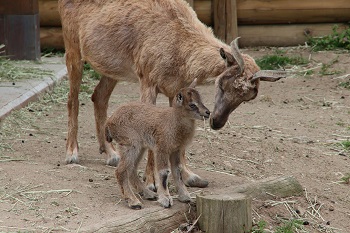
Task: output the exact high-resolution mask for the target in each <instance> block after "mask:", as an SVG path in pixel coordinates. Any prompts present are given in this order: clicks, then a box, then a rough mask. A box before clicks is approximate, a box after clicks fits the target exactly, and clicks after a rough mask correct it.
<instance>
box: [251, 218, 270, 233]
mask: <svg viewBox="0 0 350 233" xmlns="http://www.w3.org/2000/svg"><path fill="white" fill-rule="evenodd" d="M266 225H267V223H266V222H265V221H264V220H260V221H259V222H258V223H257V224H256V225H255V226H253V228H252V233H265V232H266V231H265V227H266Z"/></svg>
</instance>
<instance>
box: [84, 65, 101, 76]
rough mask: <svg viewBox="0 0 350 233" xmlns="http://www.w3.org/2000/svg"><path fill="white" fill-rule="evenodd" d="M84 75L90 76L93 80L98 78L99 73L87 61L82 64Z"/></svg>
mask: <svg viewBox="0 0 350 233" xmlns="http://www.w3.org/2000/svg"><path fill="white" fill-rule="evenodd" d="M84 76H86V77H87V78H92V79H94V80H100V78H101V75H100V74H99V73H97V72H96V71H95V70H94V69H93V68H92V67H91V65H90V64H89V63H85V64H84Z"/></svg>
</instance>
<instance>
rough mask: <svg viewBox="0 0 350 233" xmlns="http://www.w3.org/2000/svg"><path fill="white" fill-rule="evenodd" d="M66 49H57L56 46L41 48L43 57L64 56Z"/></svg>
mask: <svg viewBox="0 0 350 233" xmlns="http://www.w3.org/2000/svg"><path fill="white" fill-rule="evenodd" d="M64 53H65V51H64V49H56V48H43V49H42V50H41V56H42V57H63V56H64Z"/></svg>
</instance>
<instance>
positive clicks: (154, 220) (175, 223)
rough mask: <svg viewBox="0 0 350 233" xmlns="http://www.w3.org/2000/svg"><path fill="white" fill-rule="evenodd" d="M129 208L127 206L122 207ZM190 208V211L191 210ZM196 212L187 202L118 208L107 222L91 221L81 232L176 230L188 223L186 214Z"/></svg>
mask: <svg viewBox="0 0 350 233" xmlns="http://www.w3.org/2000/svg"><path fill="white" fill-rule="evenodd" d="M121 208H127V207H121ZM189 208H191V209H190V211H189ZM189 212H191V213H193V212H195V211H194V210H193V209H192V207H191V206H189V205H188V204H185V203H180V202H177V201H176V202H175V203H174V205H173V206H172V207H171V208H168V209H164V208H163V207H160V206H157V205H156V204H154V206H149V207H147V208H144V209H141V210H130V209H125V210H118V211H117V212H116V214H115V216H111V219H109V220H107V221H105V222H99V223H91V224H90V225H89V226H86V227H82V228H81V229H80V231H81V232H91V233H92V232H94V233H103V232H115V233H125V232H150V233H164V232H172V231H174V230H176V229H177V228H178V227H179V225H180V224H181V223H186V222H187V220H186V215H187V217H188V218H194V217H195V216H188V213H189ZM184 213H186V215H185V214H184Z"/></svg>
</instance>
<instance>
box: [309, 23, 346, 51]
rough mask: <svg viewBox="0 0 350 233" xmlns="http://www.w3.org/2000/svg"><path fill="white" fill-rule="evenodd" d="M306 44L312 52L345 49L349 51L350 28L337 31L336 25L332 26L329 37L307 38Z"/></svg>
mask: <svg viewBox="0 0 350 233" xmlns="http://www.w3.org/2000/svg"><path fill="white" fill-rule="evenodd" d="M308 44H309V45H311V46H312V49H313V50H314V51H320V50H334V49H347V50H350V27H348V28H347V29H345V30H339V26H338V25H334V26H333V29H332V33H331V34H330V35H326V36H322V37H309V38H308Z"/></svg>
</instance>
